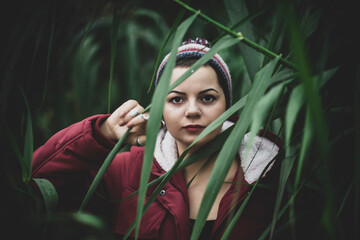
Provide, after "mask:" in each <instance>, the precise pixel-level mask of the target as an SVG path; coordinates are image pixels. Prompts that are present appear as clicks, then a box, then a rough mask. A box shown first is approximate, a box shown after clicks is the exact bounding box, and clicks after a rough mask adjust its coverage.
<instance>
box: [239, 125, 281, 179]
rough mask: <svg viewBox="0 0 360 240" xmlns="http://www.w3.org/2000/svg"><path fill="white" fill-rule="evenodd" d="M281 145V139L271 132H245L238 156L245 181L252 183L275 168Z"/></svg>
mask: <svg viewBox="0 0 360 240" xmlns="http://www.w3.org/2000/svg"><path fill="white" fill-rule="evenodd" d="M281 146H282V141H281V139H280V138H279V137H278V136H276V135H275V134H273V133H271V132H265V131H260V132H259V133H258V134H257V135H255V136H251V134H250V133H247V134H245V136H244V138H243V140H242V143H241V146H240V149H239V156H240V159H241V167H242V169H243V171H244V177H245V179H246V181H247V182H249V183H253V182H255V181H257V180H258V179H259V178H260V177H265V176H266V175H267V174H268V172H270V171H273V170H274V166H276V167H275V168H277V165H278V164H276V165H274V163H275V162H279V161H278V158H279V157H278V155H279V152H280V149H281Z"/></svg>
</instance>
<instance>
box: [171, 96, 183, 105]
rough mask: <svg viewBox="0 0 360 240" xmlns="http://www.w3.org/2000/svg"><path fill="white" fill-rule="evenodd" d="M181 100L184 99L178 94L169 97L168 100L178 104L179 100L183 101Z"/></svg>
mask: <svg viewBox="0 0 360 240" xmlns="http://www.w3.org/2000/svg"><path fill="white" fill-rule="evenodd" d="M183 101H184V100H183V99H182V98H181V97H179V96H177V97H173V98H171V99H170V100H169V102H171V103H175V104H179V103H181V102H183Z"/></svg>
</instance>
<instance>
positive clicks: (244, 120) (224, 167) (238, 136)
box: [191, 58, 279, 239]
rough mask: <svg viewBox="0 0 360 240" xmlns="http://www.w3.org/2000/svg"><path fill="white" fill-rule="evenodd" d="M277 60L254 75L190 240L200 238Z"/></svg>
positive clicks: (214, 171) (216, 166) (213, 172)
mask: <svg viewBox="0 0 360 240" xmlns="http://www.w3.org/2000/svg"><path fill="white" fill-rule="evenodd" d="M278 60H279V58H276V59H274V60H272V61H271V62H270V63H269V64H267V65H266V66H265V67H264V68H263V69H261V70H260V71H259V72H258V73H257V74H256V75H255V79H254V84H253V86H252V88H251V90H250V92H249V95H248V98H247V103H246V105H245V107H244V110H243V112H242V113H241V115H240V118H239V120H238V122H237V123H236V124H235V126H234V129H233V131H232V132H231V134H230V136H229V137H228V138H227V140H226V141H225V143H224V145H223V147H222V149H221V151H220V153H219V156H218V158H217V159H221V161H216V162H215V166H214V169H213V171H212V173H211V176H210V179H209V183H208V185H207V187H206V190H205V193H204V196H203V200H202V202H201V205H200V209H199V212H198V215H197V217H196V221H195V225H194V228H193V233H192V235H191V239H198V238H199V236H200V233H201V231H202V228H203V226H204V224H205V221H206V219H207V216H208V214H209V212H210V209H211V207H212V205H213V203H214V200H215V198H216V196H217V194H218V192H219V190H220V188H221V186H222V184H223V182H224V179H225V176H226V174H227V172H228V170H229V168H230V166H231V163H232V162H233V160H234V158H235V155H236V154H237V152H238V150H239V148H240V144H241V140H242V139H243V137H244V135H245V133H246V130H247V129H248V127H249V125H250V123H251V112H252V110H253V108H254V106H255V105H256V103H257V101H258V99H259V98H260V97H261V96H262V95H263V94H264V92H265V90H266V84H264V82H263V81H264V79H265V80H266V79H269V78H270V77H271V75H272V74H273V71H274V68H275V66H276V64H277V62H278Z"/></svg>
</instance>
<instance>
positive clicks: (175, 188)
mask: <svg viewBox="0 0 360 240" xmlns="http://www.w3.org/2000/svg"><path fill="white" fill-rule="evenodd" d="M106 118H107V115H98V116H93V117H90V118H87V119H85V120H83V121H81V122H79V123H75V124H73V125H71V126H70V127H68V128H66V129H64V130H62V131H60V132H58V133H57V134H55V135H54V136H53V137H52V138H50V139H49V141H48V142H47V143H46V144H45V145H43V146H42V147H40V148H39V149H37V150H36V151H35V153H34V158H33V159H34V160H33V161H34V162H33V177H36V178H46V179H48V180H49V181H51V182H52V183H53V185H54V186H55V188H56V189H57V191H58V194H59V199H60V204H61V205H62V206H63V207H64V208H66V209H74V208H76V207H79V205H80V203H81V201H82V199H83V197H84V194H85V193H86V191H87V188H88V186H89V184H90V183H91V180H92V177H93V176H94V174H92V173H93V172H94V171H96V170H97V169H98V168H99V167H100V166H101V163H102V162H103V160H104V159H105V158H106V156H107V154H108V153H109V152H110V150H111V148H112V147H113V146H114V144H115V143H114V142H112V141H110V140H109V139H107V138H106V137H105V136H103V135H102V134H101V132H100V130H99V125H100V124H101V123H102V122H103V121H104V120H105V119H106ZM266 138H269V139H270V140H272V142H276V143H279V139H278V138H277V137H276V136H274V135H272V134H267V135H266ZM143 154H144V148H143V147H136V146H133V147H132V148H131V150H130V152H123V153H120V154H117V156H116V157H115V159H114V160H113V162H112V164H111V165H110V167H109V169H108V171H107V173H106V174H105V176H104V178H103V182H102V185H101V189H99V190H98V192H100V193H101V195H103V196H105V197H106V198H107V199H110V200H111V201H105V203H104V202H102V203H101V205H100V206H99V205H98V206H95V207H96V210H97V213H101V212H102V211H104V212H105V211H106V210H109V209H110V210H111V213H112V215H113V232H114V233H115V234H119V235H123V234H125V232H126V231H127V229H128V227H129V226H130V224H131V223H132V222H133V220H134V219H135V215H136V206H137V197H136V196H135V197H131V198H129V199H127V200H125V201H123V202H119V200H121V199H123V198H125V197H127V196H128V195H130V194H131V193H133V192H134V191H135V190H137V189H138V187H139V179H140V173H141V166H142V161H143ZM277 165H278V163H276V164H274V166H273V167H272V169H271V170H270V171H269V172H267V174H266V176H265V177H263V179H262V182H263V183H267V182H270V183H277V180H276V179H277V175H278V174H277V169H278V167H277ZM239 166H240V164H239ZM261 170H262V169H261ZM238 172H239V171H238ZM164 173H165V171H164V169H162V167H160V165H159V163H158V162H157V161H154V163H153V166H152V170H151V177H150V180H153V179H155V178H157V177H159V176H161V175H162V174H164ZM235 179H236V176H235ZM274 181H275V182H274ZM242 182H243V183H247V182H246V179H243V180H242ZM238 186H239V185H236V184H232V185H231V187H230V189H229V190H228V192H227V193H226V194H225V195H224V197H223V198H222V200H221V202H220V205H219V210H218V217H217V220H216V222H215V225H214V228H213V232H212V238H211V239H220V238H221V235H222V233H223V231H224V226H225V224H226V217H227V216H228V214H229V211H230V205H231V203H232V201H233V197H234V192H237V193H236V194H238V198H237V202H238V205H239V206H240V205H241V203H242V201H243V200H244V198H245V197H246V196H247V194H248V192H249V190H250V187H249V186H248V185H240V187H238ZM163 190H164V191H162V192H161V194H159V195H158V197H157V198H156V200H155V202H154V203H153V204H152V205H151V207H150V208H149V209H148V211H147V212H146V213H145V215H144V217H143V218H142V220H141V226H140V231H139V238H155V239H184V240H185V239H189V238H190V235H191V233H190V227H189V225H190V223H189V199H188V195H187V188H186V182H185V178H184V176H183V173H182V172H178V173H176V174H175V175H173V177H172V178H171V180H170V181H169V182H168V183H167V184H166V185H165V186H164V189H163ZM148 192H151V189H149V190H148ZM275 195H276V190H268V189H267V190H266V189H264V188H257V189H255V191H254V194H253V195H252V196H251V198H250V201H249V202H248V204H247V206H246V208H245V211H244V212H243V214H242V215H241V216H240V219H239V221H238V222H237V224H236V226H235V227H234V229H233V231H232V233H231V235H230V237H229V239H257V238H258V237H259V236H260V235H261V234H262V233H263V231H264V230H265V228H266V227H267V226H268V225H269V223H270V221H271V218H272V213H273V206H274V200H275ZM93 204H96V203H93ZM76 205H77V206H76Z"/></svg>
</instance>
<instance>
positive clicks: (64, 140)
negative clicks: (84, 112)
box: [32, 115, 115, 208]
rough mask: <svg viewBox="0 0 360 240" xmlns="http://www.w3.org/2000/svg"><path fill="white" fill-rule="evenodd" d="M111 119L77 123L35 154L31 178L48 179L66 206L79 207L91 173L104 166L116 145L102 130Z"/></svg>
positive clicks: (105, 116)
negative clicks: (103, 163)
mask: <svg viewBox="0 0 360 240" xmlns="http://www.w3.org/2000/svg"><path fill="white" fill-rule="evenodd" d="M108 116H109V115H96V116H92V117H89V118H87V119H85V120H83V121H81V122H78V123H75V124H73V125H71V126H69V127H67V128H65V129H63V130H61V131H60V132H58V133H56V134H55V135H54V136H52V137H51V138H50V139H49V140H48V141H47V142H46V143H45V144H44V145H43V146H41V147H40V148H39V149H37V150H36V151H35V152H34V154H33V170H32V177H33V178H46V179H48V180H49V181H50V182H51V183H52V184H53V185H54V186H55V188H56V190H57V192H58V195H59V200H60V201H61V202H62V204H63V205H73V204H75V205H78V204H79V201H81V200H80V199H82V198H83V196H84V195H85V193H86V191H87V186H88V185H89V182H90V180H91V179H92V176H93V174H92V173H91V172H93V171H96V170H97V169H98V168H99V167H100V166H101V163H102V162H103V161H104V159H105V158H106V156H107V155H108V154H109V152H110V150H111V149H112V147H113V146H114V145H115V143H114V142H112V141H111V140H109V139H107V138H106V137H105V136H103V135H102V133H101V131H100V129H99V126H100V124H101V123H102V122H103V121H105V120H106V118H107V117H108ZM75 196H76V197H75ZM75 198H76V199H77V200H76V199H75ZM77 207H78V206H77ZM70 208H72V207H70Z"/></svg>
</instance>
